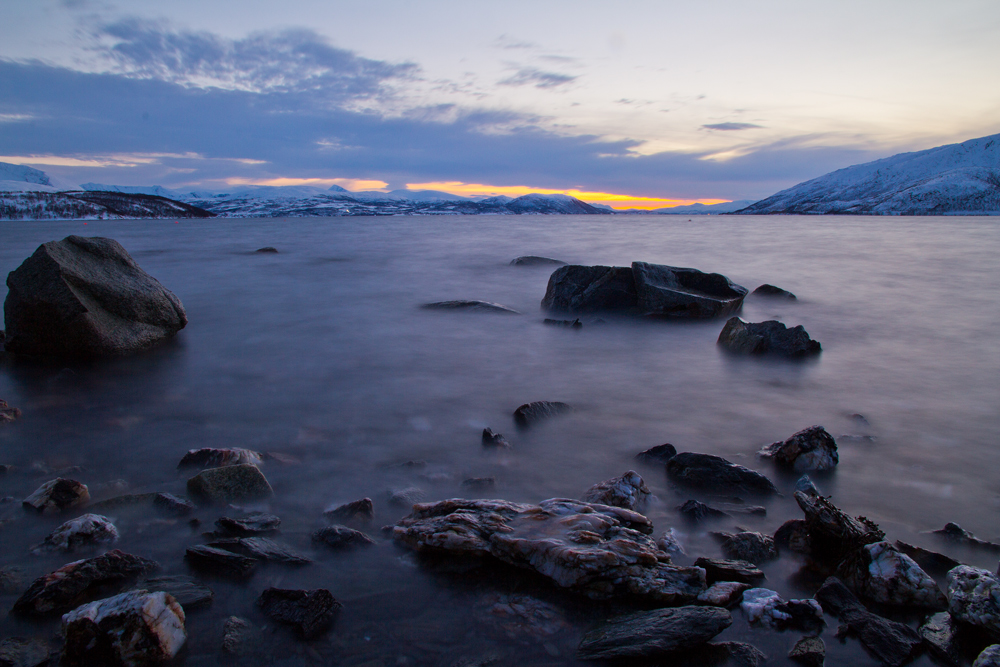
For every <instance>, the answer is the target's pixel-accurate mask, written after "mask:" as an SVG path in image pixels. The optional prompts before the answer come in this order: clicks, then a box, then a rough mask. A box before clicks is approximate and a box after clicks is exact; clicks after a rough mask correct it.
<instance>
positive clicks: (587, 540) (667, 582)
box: [392, 498, 706, 604]
mask: <svg viewBox="0 0 1000 667" xmlns="http://www.w3.org/2000/svg"><path fill="white" fill-rule="evenodd" d="M652 530H653V527H652V524H651V523H650V522H649V519H647V518H646V517H644V516H643V515H641V514H638V513H636V512H632V511H630V510H626V509H622V508H617V507H611V506H608V505H592V504H589V503H585V502H581V501H575V500H568V499H564V498H553V499H550V500H546V501H543V502H541V503H539V504H538V505H520V504H515V503H510V502H507V501H503V500H463V499H452V500H444V501H441V502H437V503H430V504H426V505H416V506H415V507H414V508H413V512H412V513H411V514H410V515H409V516H408V517H406V518H404V519H402V520H401V521H399V523H397V524H396V525H395V526H394V527H393V529H392V536H393V538H394V539H395V540H396V541H397V542H399V543H401V544H403V545H405V546H407V547H409V548H411V549H414V550H417V551H432V552H434V551H436V552H439V553H441V552H443V553H450V554H454V555H462V556H493V557H495V558H498V559H499V560H501V561H504V562H506V563H510V564H512V565H516V566H519V567H524V568H528V569H533V570H536V571H537V572H540V573H541V574H543V575H545V576H547V577H549V578H550V579H552V580H553V581H554V582H555V583H556V584H558V585H559V586H562V587H564V588H570V589H573V590H576V591H578V592H581V593H583V594H584V595H586V596H588V597H590V598H593V599H607V598H614V597H622V596H632V597H638V598H644V599H646V600H650V601H655V602H658V603H660V604H684V603H686V602H690V601H693V600H694V599H695V598H696V597H697V596H698V594H699V593H701V592H702V591H704V590H705V588H706V585H705V579H704V571H703V570H701V569H699V568H696V567H695V568H692V567H680V566H675V565H673V564H671V563H670V557H669V555H668V554H666V553H665V552H663V551H662V550H660V549H659V548H658V547H657V546H656V544H655V542H653V540H652V538H650V537H649V533H651V532H652Z"/></svg>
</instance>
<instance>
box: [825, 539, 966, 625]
mask: <svg viewBox="0 0 1000 667" xmlns="http://www.w3.org/2000/svg"><path fill="white" fill-rule="evenodd" d="M841 570H843V571H844V572H843V581H844V583H846V584H847V585H848V586H850V587H851V588H853V589H854V590H855V591H857V592H858V593H860V594H861V595H862V596H864V597H866V598H869V599H870V600H872V601H874V602H878V603H879V604H885V605H896V606H903V607H908V608H912V607H919V608H924V609H945V608H946V607H947V606H948V600H947V598H945V596H944V593H942V592H941V589H940V588H938V585H937V583H936V582H935V581H934V580H933V579H932V578H931V577H929V576H928V575H927V573H925V572H924V571H923V570H921V569H920V566H919V565H917V564H916V563H915V562H913V559H912V558H910V557H909V556H907V555H906V554H904V553H902V552H900V551H899V550H898V549H897V548H896V547H894V546H893V545H892V544H890V543H889V542H885V541H882V542H873V543H871V544H867V545H865V546H863V547H861V548H860V549H858V551H857V554H856V556H855V558H854V559H852V561H851V562H850V564H845V565H844V566H842V567H841Z"/></svg>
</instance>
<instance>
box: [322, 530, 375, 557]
mask: <svg viewBox="0 0 1000 667" xmlns="http://www.w3.org/2000/svg"><path fill="white" fill-rule="evenodd" d="M312 541H313V542H315V543H317V544H322V545H324V546H326V547H329V548H331V549H336V550H338V551H339V550H346V549H356V548H357V547H366V546H371V545H373V544H375V540H373V539H372V538H370V537H368V536H367V535H365V534H364V533H362V532H361V531H360V530H354V529H352V528H348V527H347V526H327V527H326V528H320V529H319V530H317V531H316V532H314V533H313V534H312Z"/></svg>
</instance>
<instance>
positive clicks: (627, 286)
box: [542, 265, 638, 314]
mask: <svg viewBox="0 0 1000 667" xmlns="http://www.w3.org/2000/svg"><path fill="white" fill-rule="evenodd" d="M542 308H544V309H545V310H550V311H553V312H564V313H594V312H617V313H628V314H635V313H637V312H638V299H637V297H636V294H635V279H634V278H633V277H632V269H630V268H627V267H623V266H577V265H570V266H562V267H560V268H558V269H556V270H555V271H553V272H552V275H551V276H549V284H548V287H547V288H546V289H545V296H544V297H543V298H542Z"/></svg>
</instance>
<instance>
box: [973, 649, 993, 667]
mask: <svg viewBox="0 0 1000 667" xmlns="http://www.w3.org/2000/svg"><path fill="white" fill-rule="evenodd" d="M972 667H1000V644H993V645H991V646H987V647H986V648H984V649H983V652H982V653H980V654H979V657H977V658H976V661H975V662H974V663H972Z"/></svg>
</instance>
